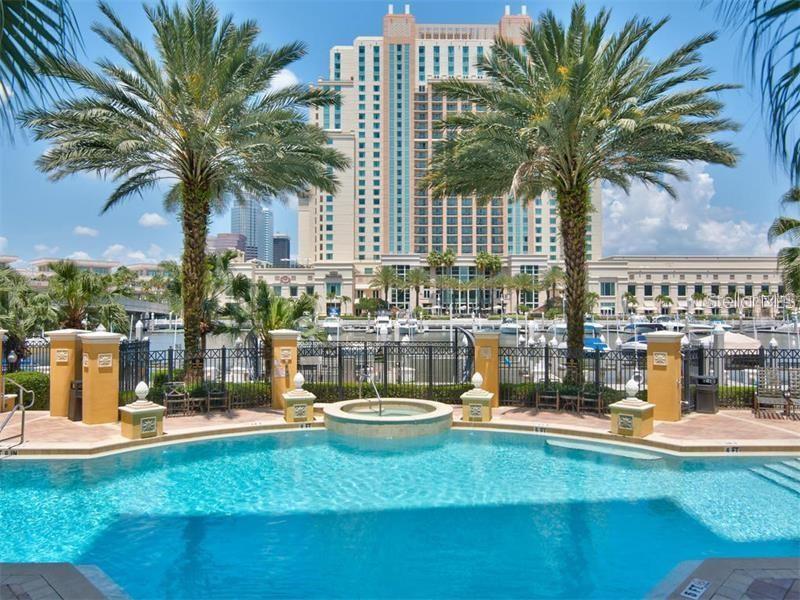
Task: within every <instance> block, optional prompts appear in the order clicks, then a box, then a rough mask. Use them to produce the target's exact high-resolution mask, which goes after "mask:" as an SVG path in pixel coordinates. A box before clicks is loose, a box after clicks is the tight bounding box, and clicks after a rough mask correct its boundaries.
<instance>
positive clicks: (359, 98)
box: [298, 5, 602, 274]
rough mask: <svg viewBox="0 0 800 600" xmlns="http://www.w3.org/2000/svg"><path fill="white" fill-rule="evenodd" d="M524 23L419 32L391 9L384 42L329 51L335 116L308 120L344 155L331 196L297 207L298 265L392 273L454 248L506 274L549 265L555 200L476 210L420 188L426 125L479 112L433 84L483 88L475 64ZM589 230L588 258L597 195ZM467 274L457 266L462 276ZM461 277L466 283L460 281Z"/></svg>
mask: <svg viewBox="0 0 800 600" xmlns="http://www.w3.org/2000/svg"><path fill="white" fill-rule="evenodd" d="M529 24H530V17H529V16H528V15H527V14H526V11H525V8H524V7H523V8H522V12H521V14H515V15H512V14H511V11H510V9H509V8H508V7H507V8H506V11H505V15H503V16H502V17H501V18H500V21H499V23H497V24H494V25H466V24H422V23H417V21H416V19H415V18H414V16H413V15H412V14H411V12H410V10H409V6H408V5H406V6H405V10H404V12H403V13H402V14H395V13H394V11H393V10H392V6H391V5H390V6H389V11H388V14H387V15H385V16H384V18H383V32H382V33H383V34H382V35H381V36H364V37H358V38H356V39H355V40H354V42H353V44H352V45H349V46H334V47H333V48H332V49H331V51H330V76H329V77H328V78H327V79H320V80H319V81H318V85H319V86H320V87H325V88H332V89H334V90H336V91H337V92H339V94H340V96H341V102H340V103H339V104H338V105H337V106H330V107H323V108H319V109H316V110H314V111H312V114H311V119H312V120H313V122H315V123H316V124H318V125H319V126H320V127H322V128H323V129H324V130H325V131H326V132H327V133H328V135H329V137H330V142H329V143H330V144H332V145H333V146H334V147H335V148H337V149H338V150H340V151H341V152H342V153H343V154H345V155H346V156H348V157H349V158H350V160H351V168H349V169H348V170H346V171H344V172H341V173H339V174H338V176H339V179H340V187H339V189H338V191H337V193H336V194H326V193H323V192H320V191H319V190H311V191H310V192H309V194H308V195H307V196H306V197H304V198H301V200H300V213H299V222H298V229H299V255H300V260H301V261H308V262H311V263H315V264H320V263H322V264H324V263H328V264H331V266H334V265H336V264H338V265H343V264H354V265H355V268H356V270H358V271H362V272H366V273H369V272H371V271H372V268H371V267H373V266H375V265H376V264H377V263H383V264H386V263H388V264H394V265H396V266H397V267H398V268H399V269H403V268H404V267H411V266H416V265H419V264H421V262H422V261H424V258H425V256H427V254H428V253H429V252H430V251H431V250H440V251H441V250H443V249H445V248H451V249H452V250H453V251H454V252H455V253H456V255H457V256H458V257H459V259H458V261H457V263H456V264H457V265H459V264H461V265H468V264H471V263H474V256H475V255H476V254H477V253H478V252H480V251H482V250H484V251H488V252H491V253H492V254H496V255H500V256H503V257H504V258H505V259H506V264H507V266H508V267H509V269H510V270H511V271H512V272H519V271H520V270H524V271H528V272H531V273H536V272H538V271H539V269H540V268H543V267H545V266H546V265H547V264H548V263H551V262H558V261H559V259H560V254H561V249H560V244H559V233H558V217H557V214H556V208H555V200H554V199H552V198H550V197H548V196H546V195H545V196H543V197H542V198H537V199H535V200H533V201H532V202H530V203H528V204H527V205H523V204H521V203H518V202H513V201H511V199H510V198H507V197H498V198H495V199H493V200H492V202H491V203H489V204H488V205H485V206H482V205H479V204H478V203H476V201H475V199H474V198H471V197H455V196H453V197H449V198H444V199H436V198H433V197H431V195H430V194H429V193H428V192H427V190H425V189H422V188H420V186H419V181H420V179H421V178H422V177H423V176H424V175H425V172H426V169H427V167H428V163H429V160H430V158H431V156H432V153H433V149H434V145H435V143H436V141H437V140H439V139H441V137H442V133H441V132H440V131H438V130H437V129H436V127H435V123H436V122H437V121H439V120H441V119H443V118H444V117H446V116H447V115H448V114H451V113H453V112H459V111H474V110H480V107H477V106H475V105H472V104H470V103H468V102H459V101H455V100H451V99H448V98H446V97H443V96H442V95H441V94H439V93H438V92H437V91H436V90H435V89H434V85H433V84H434V83H435V82H437V81H439V80H441V79H445V78H449V77H460V78H465V79H470V80H475V81H481V80H482V79H483V78H484V75H483V74H482V73H481V70H480V69H479V68H478V66H477V63H478V62H479V60H480V58H481V57H482V56H484V55H488V54H489V53H491V51H492V44H493V42H494V39H495V38H496V37H497V36H502V37H505V38H508V39H511V40H514V41H515V42H518V43H522V32H523V30H524V28H526V27H528V26H529ZM592 197H593V203H594V205H595V209H596V210H595V211H594V213H593V214H592V218H591V224H590V226H589V228H588V230H587V233H586V235H587V241H588V246H587V254H588V258H589V259H590V260H596V259H598V258H600V254H601V248H602V229H601V228H602V224H601V215H600V210H599V209H600V194H599V189H595V190H593V195H592ZM464 268H466V267H464ZM465 274H466V273H465Z"/></svg>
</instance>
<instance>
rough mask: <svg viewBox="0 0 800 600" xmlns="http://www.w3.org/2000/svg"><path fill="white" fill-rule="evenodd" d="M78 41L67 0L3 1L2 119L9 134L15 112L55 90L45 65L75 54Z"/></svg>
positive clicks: (0, 8) (0, 13) (0, 30)
mask: <svg viewBox="0 0 800 600" xmlns="http://www.w3.org/2000/svg"><path fill="white" fill-rule="evenodd" d="M79 44H80V32H79V30H78V23H77V21H76V19H75V15H74V13H73V12H72V8H71V7H70V5H69V2H67V0H25V1H24V2H21V1H20V0H0V121H2V123H3V126H4V127H5V129H6V132H7V134H8V135H9V136H11V130H12V127H13V122H14V118H15V117H16V115H17V114H18V113H19V112H20V111H21V110H22V109H23V108H24V107H25V106H27V105H29V104H31V103H33V102H35V101H37V100H38V99H39V96H41V95H45V96H48V95H50V94H51V93H52V92H53V91H54V89H53V87H54V86H53V85H51V83H52V82H51V81H49V80H47V78H45V77H42V74H41V72H40V70H41V68H42V67H43V66H44V64H45V63H46V62H47V61H48V60H52V59H55V58H57V57H61V56H73V55H74V50H75V47H76V46H77V45H79Z"/></svg>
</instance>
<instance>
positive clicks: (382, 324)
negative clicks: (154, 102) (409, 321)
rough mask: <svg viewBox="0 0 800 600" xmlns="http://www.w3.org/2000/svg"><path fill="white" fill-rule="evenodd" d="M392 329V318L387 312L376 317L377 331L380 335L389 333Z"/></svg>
mask: <svg viewBox="0 0 800 600" xmlns="http://www.w3.org/2000/svg"><path fill="white" fill-rule="evenodd" d="M391 330H392V319H391V317H389V315H387V314H385V313H384V314H380V315H378V316H377V317H375V332H376V333H377V334H378V335H380V336H386V335H389V332H390V331H391Z"/></svg>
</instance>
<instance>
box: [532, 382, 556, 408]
mask: <svg viewBox="0 0 800 600" xmlns="http://www.w3.org/2000/svg"><path fill="white" fill-rule="evenodd" d="M542 408H545V409H548V408H550V409H555V410H561V392H560V390H559V389H558V386H556V385H553V384H552V383H549V384H542V385H540V386H537V387H536V410H541V409H542Z"/></svg>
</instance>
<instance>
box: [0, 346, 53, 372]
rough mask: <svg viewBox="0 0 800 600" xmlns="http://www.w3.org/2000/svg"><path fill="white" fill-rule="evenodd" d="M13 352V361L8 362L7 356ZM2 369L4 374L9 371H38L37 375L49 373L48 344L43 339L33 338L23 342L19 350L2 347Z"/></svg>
mask: <svg viewBox="0 0 800 600" xmlns="http://www.w3.org/2000/svg"><path fill="white" fill-rule="evenodd" d="M12 350H13V351H14V356H13V360H11V361H10V360H9V354H11V351H12ZM2 361H3V363H2V368H3V371H5V372H11V371H38V372H39V373H49V372H50V342H48V341H47V340H45V339H44V338H33V339H29V340H26V341H25V345H24V346H23V347H22V348H21V349H19V348H16V349H12V348H9V347H6V346H3V356H2Z"/></svg>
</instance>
